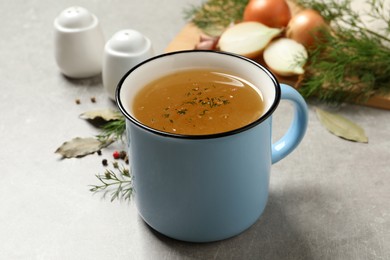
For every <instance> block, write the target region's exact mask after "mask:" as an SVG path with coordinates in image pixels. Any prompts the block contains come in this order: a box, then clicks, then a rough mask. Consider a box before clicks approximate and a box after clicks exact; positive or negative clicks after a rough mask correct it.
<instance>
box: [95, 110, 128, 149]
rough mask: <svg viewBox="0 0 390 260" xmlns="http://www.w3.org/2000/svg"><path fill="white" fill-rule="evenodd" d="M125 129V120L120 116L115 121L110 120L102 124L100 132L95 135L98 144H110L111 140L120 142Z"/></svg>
mask: <svg viewBox="0 0 390 260" xmlns="http://www.w3.org/2000/svg"><path fill="white" fill-rule="evenodd" d="M125 129H126V122H125V118H124V117H123V116H121V117H120V118H119V119H117V120H112V121H109V122H107V123H106V124H104V125H103V126H102V128H101V130H102V132H101V133H100V134H99V135H97V136H96V137H97V139H98V140H99V141H100V142H103V143H105V142H112V141H113V140H114V141H116V140H122V138H123V134H124V132H125Z"/></svg>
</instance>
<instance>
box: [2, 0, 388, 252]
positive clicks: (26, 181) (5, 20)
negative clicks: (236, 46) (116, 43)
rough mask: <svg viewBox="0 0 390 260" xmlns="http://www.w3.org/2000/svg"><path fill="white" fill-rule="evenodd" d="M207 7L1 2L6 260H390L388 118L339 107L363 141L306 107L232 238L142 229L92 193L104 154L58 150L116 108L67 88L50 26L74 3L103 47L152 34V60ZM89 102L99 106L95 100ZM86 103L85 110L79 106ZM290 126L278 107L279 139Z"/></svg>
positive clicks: (96, 81)
mask: <svg viewBox="0 0 390 260" xmlns="http://www.w3.org/2000/svg"><path fill="white" fill-rule="evenodd" d="M198 3H200V0H185V1H181V0H166V1H157V0H153V1H119V0H106V1H102V0H100V1H98V0H94V1H87V0H79V1H68V0H58V1H49V0H41V1H35V0H31V1H22V0H15V1H5V0H3V1H1V2H0V14H1V21H2V24H1V26H0V35H1V40H0V57H1V59H0V89H1V94H0V111H1V112H0V133H1V146H0V147H1V148H0V164H1V170H0V259H390V206H389V205H390V203H389V201H390V167H389V160H390V113H389V111H385V110H380V109H374V108H368V107H363V106H356V105H343V106H341V107H340V108H338V110H337V111H338V113H340V114H342V115H344V116H346V117H348V118H350V119H352V120H353V121H355V122H356V123H358V124H360V125H361V126H362V127H363V128H365V130H366V133H367V135H368V136H369V143H368V144H360V143H354V142H348V141H345V140H342V139H340V138H337V137H335V136H333V135H331V134H330V133H329V132H327V130H326V129H324V128H323V127H322V126H321V124H320V122H319V121H318V119H317V118H316V115H315V107H316V106H318V105H319V104H314V103H313V102H309V110H310V111H309V116H310V121H309V126H308V131H307V134H306V137H305V139H304V140H303V142H302V143H301V145H300V146H299V148H298V149H297V150H296V151H294V152H293V153H292V154H291V155H290V156H288V157H287V158H286V159H284V160H282V161H281V162H279V163H277V164H275V165H274V166H273V168H272V175H271V183H270V196H269V202H268V205H267V207H266V209H265V212H264V214H263V215H262V216H261V218H260V219H259V220H258V221H257V222H256V223H255V224H254V225H253V226H252V227H251V228H250V229H248V230H247V231H245V232H244V233H242V234H241V235H238V236H236V237H233V238H231V239H228V240H225V241H220V242H214V243H206V244H193V243H184V242H180V241H175V240H172V239H170V238H167V237H164V236H162V235H160V234H158V233H156V232H154V231H153V230H151V229H150V228H148V227H147V226H146V224H145V223H144V222H143V221H142V220H141V218H140V217H139V216H138V214H137V211H136V208H135V205H134V203H133V202H130V203H126V202H117V201H116V202H112V203H111V202H110V201H109V200H108V199H102V198H101V196H100V195H99V194H95V195H93V194H92V193H91V192H90V191H89V190H88V189H89V187H88V185H91V184H97V183H98V182H97V179H96V177H95V174H97V173H102V171H103V170H104V168H103V167H102V166H101V160H102V159H103V158H108V159H109V158H110V156H111V153H112V151H113V150H114V149H121V148H122V147H123V145H122V144H120V143H119V144H115V145H113V146H111V147H110V148H108V149H105V150H103V155H102V156H98V155H96V154H94V155H90V156H87V157H84V158H81V159H64V160H61V158H60V156H59V155H57V154H54V151H55V150H56V148H57V147H58V146H59V145H61V144H62V143H63V142H64V141H67V140H69V139H71V138H73V137H76V136H81V137H88V136H93V135H95V134H97V133H98V130H97V129H96V128H94V127H93V126H91V125H90V124H88V123H87V122H85V121H84V120H82V119H79V117H78V116H79V114H80V113H82V112H85V111H87V110H91V109H98V108H106V107H114V104H113V103H112V102H111V101H110V100H109V99H108V97H107V95H106V93H105V92H104V89H103V87H102V82H101V78H100V77H96V78H93V79H84V80H69V79H67V78H65V77H63V76H62V75H61V74H60V72H59V70H58V68H57V66H56V63H55V60H54V49H53V44H54V43H53V21H54V18H55V17H56V16H57V15H58V14H59V12H60V11H61V10H63V9H65V8H66V7H69V6H71V5H80V6H83V7H86V8H87V9H89V10H90V11H91V12H93V13H95V14H96V15H97V16H98V18H99V20H100V22H101V25H102V28H103V31H104V34H105V37H106V39H108V38H109V37H111V36H112V35H113V34H114V33H115V32H116V31H119V30H121V29H127V28H131V29H136V30H139V31H140V32H142V33H143V34H145V35H146V36H148V37H149V38H150V39H151V40H152V42H153V45H154V49H155V52H156V53H157V54H159V53H162V52H163V51H164V48H165V47H166V46H167V45H168V43H169V42H170V41H171V40H172V39H173V37H174V36H175V35H176V34H177V33H178V32H179V31H180V29H181V28H182V27H183V26H184V24H185V21H184V19H183V15H182V14H183V9H184V8H185V7H187V6H189V5H190V4H198ZM91 97H96V100H97V102H96V103H92V102H91V101H90V98H91ZM77 98H79V99H80V100H81V104H80V105H76V104H75V99H77ZM290 118H291V107H290V106H289V105H288V104H284V103H283V104H281V105H280V107H279V109H278V111H277V112H276V113H275V115H274V137H275V138H277V137H280V136H281V135H282V133H283V132H284V131H285V130H286V128H287V126H288V123H289V120H290Z"/></svg>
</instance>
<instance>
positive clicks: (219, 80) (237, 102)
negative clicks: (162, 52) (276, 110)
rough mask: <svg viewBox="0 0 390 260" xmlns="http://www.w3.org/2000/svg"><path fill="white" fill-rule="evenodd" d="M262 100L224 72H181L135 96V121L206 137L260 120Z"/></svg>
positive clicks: (239, 79)
mask: <svg viewBox="0 0 390 260" xmlns="http://www.w3.org/2000/svg"><path fill="white" fill-rule="evenodd" d="M263 110H264V104H263V98H262V95H261V93H260V92H259V90H256V89H255V88H254V87H252V86H251V85H250V83H248V82H247V81H245V80H243V79H241V78H239V77H236V76H234V75H232V74H230V73H225V72H222V71H215V70H208V69H207V70H206V69H191V70H181V71H178V72H175V73H173V74H169V75H166V76H164V77H162V78H159V79H157V80H154V81H152V82H151V83H149V84H147V85H146V86H145V87H143V88H142V89H141V90H140V91H139V93H137V94H136V97H135V99H134V104H133V113H134V116H135V118H136V119H137V120H138V121H140V122H141V123H143V124H145V125H147V126H149V127H151V128H154V129H158V130H161V131H164V132H169V133H175V134H184V135H206V134H215V133H221V132H227V131H230V130H234V129H238V128H240V127H243V126H245V125H248V124H250V123H252V122H254V121H255V120H256V119H258V118H260V117H261V115H262V113H263Z"/></svg>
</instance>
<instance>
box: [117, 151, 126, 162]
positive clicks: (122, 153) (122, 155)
mask: <svg viewBox="0 0 390 260" xmlns="http://www.w3.org/2000/svg"><path fill="white" fill-rule="evenodd" d="M126 156H127V153H126V152H125V151H120V153H119V158H120V159H122V160H124V159H125V158H126Z"/></svg>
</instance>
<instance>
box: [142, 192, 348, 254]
mask: <svg viewBox="0 0 390 260" xmlns="http://www.w3.org/2000/svg"><path fill="white" fill-rule="evenodd" d="M329 193H330V191H329ZM309 195H310V194H309V193H307V192H306V191H304V190H291V189H290V190H287V191H283V193H278V192H272V191H271V192H270V195H269V199H268V203H267V206H266V208H265V211H264V212H263V214H262V216H260V218H259V219H258V220H257V221H256V223H254V224H253V225H252V226H251V227H250V228H249V229H247V230H245V231H244V232H243V233H241V234H239V235H237V236H235V237H232V238H229V239H226V240H222V241H217V242H210V243H191V242H183V241H178V240H175V239H171V238H169V237H166V236H164V235H162V234H160V233H158V232H157V231H155V230H154V229H152V228H151V227H149V226H148V225H147V224H146V223H145V222H143V221H142V222H143V223H144V225H145V226H146V227H147V228H146V230H148V232H150V234H152V236H153V237H154V239H157V240H158V241H159V243H161V244H163V245H164V247H165V248H169V250H170V251H171V252H174V253H175V254H176V255H178V256H180V258H190V259H289V260H290V259H315V255H313V252H312V247H313V244H312V243H313V242H312V241H310V237H308V235H307V234H305V231H304V230H302V229H300V228H299V227H297V226H296V225H294V221H295V222H296V219H294V215H293V214H289V213H288V211H289V209H291V208H296V209H299V208H300V204H301V203H305V201H308V200H309V201H310V202H311V205H316V206H315V208H313V209H312V211H313V212H314V214H315V211H317V212H321V210H322V207H323V205H324V203H326V200H327V199H329V198H327V197H328V195H330V196H332V195H331V194H328V192H326V191H321V192H318V193H317V194H316V196H315V197H314V198H313V197H310V198H308V196H309ZM317 195H318V196H317ZM340 221H341V220H340ZM160 256H161V255H160Z"/></svg>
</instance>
